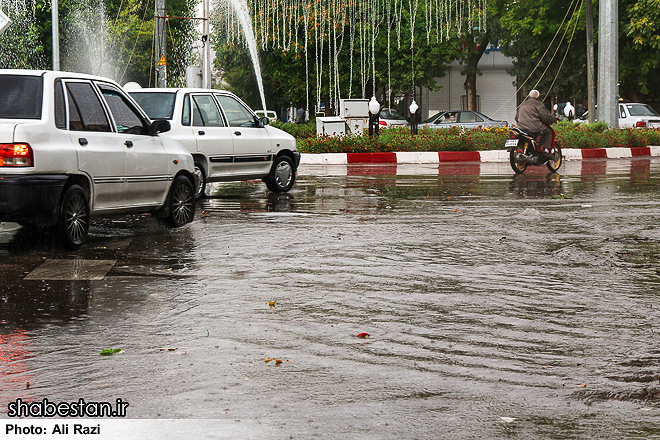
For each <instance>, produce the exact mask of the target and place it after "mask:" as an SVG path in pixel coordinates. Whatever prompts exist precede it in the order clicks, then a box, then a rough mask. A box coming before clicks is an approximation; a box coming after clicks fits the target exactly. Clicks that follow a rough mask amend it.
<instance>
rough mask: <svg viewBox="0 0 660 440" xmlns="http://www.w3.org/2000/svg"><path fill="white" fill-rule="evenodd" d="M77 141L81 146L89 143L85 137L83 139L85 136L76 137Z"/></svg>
mask: <svg viewBox="0 0 660 440" xmlns="http://www.w3.org/2000/svg"><path fill="white" fill-rule="evenodd" d="M78 143H79V144H80V145H82V146H83V147H84V146H85V145H87V144H89V142H87V139H85V138H78Z"/></svg>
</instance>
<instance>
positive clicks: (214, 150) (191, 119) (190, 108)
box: [130, 88, 300, 198]
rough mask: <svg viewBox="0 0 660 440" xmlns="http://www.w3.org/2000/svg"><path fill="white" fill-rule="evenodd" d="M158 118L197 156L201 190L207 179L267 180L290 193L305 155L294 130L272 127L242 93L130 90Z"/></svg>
mask: <svg viewBox="0 0 660 440" xmlns="http://www.w3.org/2000/svg"><path fill="white" fill-rule="evenodd" d="M130 93H131V95H132V96H133V98H135V100H136V101H137V102H138V103H139V104H140V106H141V107H142V108H143V109H144V111H146V112H147V114H148V115H149V117H150V118H152V119H167V120H168V121H170V124H171V126H172V129H171V130H170V131H169V132H168V135H169V136H171V137H172V138H173V139H175V140H176V141H178V142H180V143H181V144H183V145H184V146H185V147H186V148H187V149H188V150H189V151H190V152H191V153H192V155H193V158H194V162H195V164H194V165H195V194H196V197H198V198H199V197H202V196H204V194H205V191H206V183H207V182H226V181H241V180H254V179H261V180H263V181H264V182H265V183H266V186H267V187H268V189H269V190H271V191H274V192H286V191H289V190H290V189H291V188H292V187H293V185H294V183H295V180H296V170H297V168H298V164H299V163H300V153H299V152H298V150H297V147H296V140H295V139H294V138H293V136H291V135H290V134H288V133H286V132H284V131H282V130H279V129H277V128H275V127H271V126H269V125H268V119H267V118H265V117H264V118H259V117H257V115H256V114H255V113H254V112H253V111H252V110H251V109H250V108H249V107H248V106H247V105H246V104H245V103H243V101H241V100H240V99H239V98H238V97H237V96H236V95H234V94H233V93H230V92H226V91H223V90H215V89H187V88H170V89H167V88H162V89H138V90H133V89H131V90H130Z"/></svg>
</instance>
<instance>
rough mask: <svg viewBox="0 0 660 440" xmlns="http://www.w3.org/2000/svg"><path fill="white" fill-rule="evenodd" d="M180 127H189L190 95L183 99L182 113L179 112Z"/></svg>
mask: <svg viewBox="0 0 660 440" xmlns="http://www.w3.org/2000/svg"><path fill="white" fill-rule="evenodd" d="M181 125H185V126H190V95H185V96H184V97H183V111H182V112H181Z"/></svg>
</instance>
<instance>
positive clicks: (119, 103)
mask: <svg viewBox="0 0 660 440" xmlns="http://www.w3.org/2000/svg"><path fill="white" fill-rule="evenodd" d="M98 86H99V89H101V93H102V94H103V98H104V99H105V102H106V103H107V104H108V107H109V108H110V111H111V112H112V116H113V117H114V119H115V123H116V124H117V132H118V133H126V134H148V133H149V130H148V129H147V127H146V126H145V124H144V121H143V120H142V118H141V117H140V114H139V113H138V111H137V110H136V109H135V108H134V107H133V106H132V105H131V104H130V103H129V101H128V100H127V99H126V97H125V96H123V95H122V94H121V92H119V90H117V89H115V88H114V87H111V86H108V85H106V84H98Z"/></svg>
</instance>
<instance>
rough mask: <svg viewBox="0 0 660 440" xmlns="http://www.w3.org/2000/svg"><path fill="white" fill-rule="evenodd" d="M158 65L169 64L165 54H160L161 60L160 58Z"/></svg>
mask: <svg viewBox="0 0 660 440" xmlns="http://www.w3.org/2000/svg"><path fill="white" fill-rule="evenodd" d="M158 65H159V66H167V61H165V55H161V56H160V60H158Z"/></svg>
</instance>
